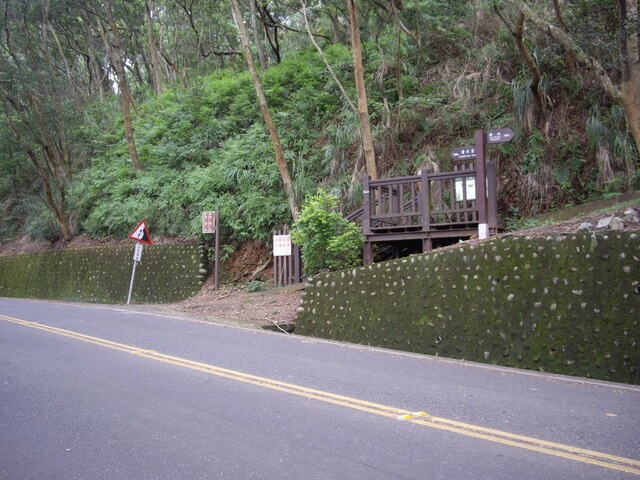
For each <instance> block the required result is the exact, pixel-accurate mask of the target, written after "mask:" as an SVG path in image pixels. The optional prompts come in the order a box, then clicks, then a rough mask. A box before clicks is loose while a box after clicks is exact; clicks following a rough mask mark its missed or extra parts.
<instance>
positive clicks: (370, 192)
mask: <svg viewBox="0 0 640 480" xmlns="http://www.w3.org/2000/svg"><path fill="white" fill-rule="evenodd" d="M479 178H482V179H484V181H483V182H478V179H479ZM349 219H351V220H353V221H356V222H358V223H359V224H360V226H361V229H362V233H363V235H364V237H365V244H364V263H365V265H367V264H371V263H373V261H374V251H382V250H385V251H387V252H388V251H392V253H393V254H394V255H395V256H399V255H401V254H402V252H401V250H402V249H403V248H404V249H405V251H408V252H409V253H419V252H426V251H430V250H431V249H432V248H433V247H434V244H436V243H446V242H449V243H451V242H454V241H456V240H458V239H468V238H470V237H472V236H474V235H479V236H480V237H481V238H482V237H486V236H488V235H490V234H492V233H495V232H497V231H498V230H499V225H498V221H497V201H496V180H495V171H494V166H493V164H492V163H491V162H486V165H484V164H483V165H481V164H480V162H478V163H476V162H475V161H474V162H466V163H464V162H460V163H456V164H455V166H454V171H451V172H444V173H441V172H439V173H431V172H428V171H423V172H421V174H420V175H415V176H407V177H397V178H388V179H381V180H371V179H370V178H369V177H365V178H364V180H363V206H362V208H361V209H360V210H358V211H356V212H354V213H353V214H352V215H350V216H349Z"/></svg>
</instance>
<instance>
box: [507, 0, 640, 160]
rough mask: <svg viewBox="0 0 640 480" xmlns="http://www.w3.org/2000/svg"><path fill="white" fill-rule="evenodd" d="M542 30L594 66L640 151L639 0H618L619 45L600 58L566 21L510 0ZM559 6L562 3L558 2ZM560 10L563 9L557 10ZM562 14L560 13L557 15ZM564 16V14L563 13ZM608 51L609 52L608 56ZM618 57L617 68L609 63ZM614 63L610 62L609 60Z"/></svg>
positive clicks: (522, 2)
mask: <svg viewBox="0 0 640 480" xmlns="http://www.w3.org/2000/svg"><path fill="white" fill-rule="evenodd" d="M507 2H508V3H510V4H512V5H514V6H516V7H517V8H518V9H520V11H521V12H522V13H523V14H524V15H525V16H526V17H527V18H528V19H529V20H530V21H531V22H532V23H533V24H534V25H535V26H536V27H537V28H539V29H540V30H542V31H543V32H545V33H547V34H548V35H550V36H551V37H552V38H553V39H555V40H556V41H557V42H558V43H560V44H561V45H562V46H563V47H564V48H565V49H566V50H567V51H569V52H571V54H572V55H573V57H574V58H575V61H576V62H577V63H579V64H580V65H582V66H583V67H585V68H588V69H590V70H592V71H593V72H594V73H595V75H596V78H597V79H598V81H599V83H600V86H601V88H602V89H603V91H604V92H605V93H606V94H607V95H608V96H609V98H610V99H611V100H612V101H613V102H614V103H616V104H618V105H620V106H621V107H622V108H623V109H624V113H625V117H626V120H627V127H628V129H629V133H630V134H631V136H632V137H633V139H634V142H635V145H636V150H637V151H639V152H640V43H639V41H640V38H639V26H638V1H637V0H618V14H619V24H618V45H617V48H616V46H614V45H611V46H610V48H607V49H605V50H604V51H602V52H597V53H600V54H601V55H603V56H602V57H600V58H598V57H597V56H596V53H589V52H587V51H586V50H585V48H584V47H582V46H581V44H580V40H579V38H577V37H576V35H574V34H573V33H572V32H571V31H569V30H568V29H567V28H566V27H565V26H564V25H563V22H558V23H556V22H554V21H553V18H552V17H550V16H549V15H548V14H547V12H545V11H543V10H542V9H540V8H534V7H532V6H530V5H529V4H527V3H525V2H524V1H523V0H507ZM556 6H557V9H559V8H560V7H559V4H558V2H556ZM557 11H559V10H557ZM557 17H558V16H556V18H557ZM560 18H561V17H560ZM604 55H607V56H609V58H605V57H604ZM616 56H617V57H618V59H617V60H618V61H617V66H616V68H615V69H613V70H612V69H611V67H610V66H609V67H608V68H607V67H605V65H604V63H605V62H608V60H609V59H611V58H615V57H616ZM608 63H610V62H608Z"/></svg>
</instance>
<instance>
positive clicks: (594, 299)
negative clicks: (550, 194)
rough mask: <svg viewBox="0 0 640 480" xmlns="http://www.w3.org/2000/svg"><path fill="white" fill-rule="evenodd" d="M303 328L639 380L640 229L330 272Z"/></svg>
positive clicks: (315, 286)
mask: <svg viewBox="0 0 640 480" xmlns="http://www.w3.org/2000/svg"><path fill="white" fill-rule="evenodd" d="M296 333H300V334H303V335H311V336H318V337H323V338H331V339H335V340H345V341H349V342H356V343H362V344H368V345H375V346H381V347H388V348H393V349H399V350H406V351H411V352H419V353H425V354H430V355H441V356H445V357H451V358H459V359H466V360H472V361H477V362H488V363H494V364H499V365H506V366H515V367H520V368H527V369H534V370H541V371H549V372H556V373H562V374H570V375H579V376H585V377H593V378H599V379H606V380H614V381H620V382H627V383H635V384H638V383H640V372H639V370H640V240H639V236H638V234H637V233H632V232H627V233H609V234H595V233H594V234H591V233H586V234H574V235H563V236H558V237H548V238H542V239H541V238H525V237H516V236H513V237H505V238H500V239H495V240H490V241H486V242H483V243H479V244H469V245H467V244H464V245H463V246H460V247H451V248H448V249H445V250H441V251H435V252H431V253H428V254H422V255H415V256H411V257H407V258H404V259H400V260H394V261H389V262H383V263H378V264H374V265H370V266H367V267H362V268H357V269H352V270H348V271H342V272H337V273H331V274H323V275H321V276H319V277H317V278H315V279H313V281H311V282H310V283H309V285H307V288H306V291H305V296H304V298H303V304H302V309H301V311H300V312H299V314H298V320H297V326H296Z"/></svg>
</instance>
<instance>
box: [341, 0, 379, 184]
mask: <svg viewBox="0 0 640 480" xmlns="http://www.w3.org/2000/svg"><path fill="white" fill-rule="evenodd" d="M346 1H347V8H348V10H349V22H350V31H351V51H352V54H353V76H354V79H355V82H356V91H357V93H358V120H359V121H360V134H361V137H362V146H363V149H364V157H365V164H366V167H367V174H368V175H369V176H370V177H371V178H372V179H374V180H375V179H377V178H378V169H377V166H376V152H375V148H374V146H373V135H372V134H371V123H370V122H369V106H368V104H367V103H368V100H367V89H366V87H365V82H364V68H363V66H362V42H361V40H360V26H359V22H358V12H357V9H356V4H355V0H346Z"/></svg>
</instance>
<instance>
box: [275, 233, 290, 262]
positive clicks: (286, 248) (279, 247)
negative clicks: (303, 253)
mask: <svg viewBox="0 0 640 480" xmlns="http://www.w3.org/2000/svg"><path fill="white" fill-rule="evenodd" d="M290 255H291V235H274V236H273V256H274V257H288V256H290Z"/></svg>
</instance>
